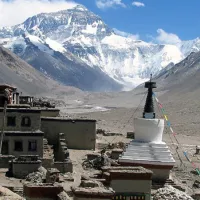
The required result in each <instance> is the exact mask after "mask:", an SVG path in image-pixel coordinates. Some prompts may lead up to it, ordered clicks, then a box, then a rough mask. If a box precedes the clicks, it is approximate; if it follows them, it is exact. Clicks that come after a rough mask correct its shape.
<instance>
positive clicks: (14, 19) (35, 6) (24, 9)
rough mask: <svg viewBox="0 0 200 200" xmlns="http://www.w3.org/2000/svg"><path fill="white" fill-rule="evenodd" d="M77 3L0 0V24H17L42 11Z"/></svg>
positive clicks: (58, 8) (66, 7) (63, 0)
mask: <svg viewBox="0 0 200 200" xmlns="http://www.w3.org/2000/svg"><path fill="white" fill-rule="evenodd" d="M76 5H77V4H76V3H75V2H73V1H65V0H9V1H5V0H0V26H11V25H16V24H19V23H22V22H23V21H24V20H26V19H27V18H28V17H31V16H33V15H36V14H39V13H41V12H56V11H59V10H65V9H69V8H73V7H74V6H76Z"/></svg>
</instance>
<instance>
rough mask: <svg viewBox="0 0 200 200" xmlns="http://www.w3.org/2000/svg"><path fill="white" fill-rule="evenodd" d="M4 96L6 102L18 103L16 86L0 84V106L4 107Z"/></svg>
mask: <svg viewBox="0 0 200 200" xmlns="http://www.w3.org/2000/svg"><path fill="white" fill-rule="evenodd" d="M5 98H6V99H7V100H8V102H7V103H8V104H19V93H18V92H17V88H16V87H13V86H10V85H6V84H4V85H0V107H4V102H5Z"/></svg>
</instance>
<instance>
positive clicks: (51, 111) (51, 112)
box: [41, 108, 60, 117]
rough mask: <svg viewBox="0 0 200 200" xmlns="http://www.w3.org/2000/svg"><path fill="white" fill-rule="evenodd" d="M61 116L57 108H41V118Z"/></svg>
mask: <svg viewBox="0 0 200 200" xmlns="http://www.w3.org/2000/svg"><path fill="white" fill-rule="evenodd" d="M59 114H60V110H59V109H55V108H46V109H45V108H41V117H58V116H59Z"/></svg>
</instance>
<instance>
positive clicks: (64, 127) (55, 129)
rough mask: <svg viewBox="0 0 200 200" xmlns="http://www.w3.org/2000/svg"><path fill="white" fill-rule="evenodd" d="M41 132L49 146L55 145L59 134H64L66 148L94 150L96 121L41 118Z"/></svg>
mask: <svg viewBox="0 0 200 200" xmlns="http://www.w3.org/2000/svg"><path fill="white" fill-rule="evenodd" d="M41 130H42V131H43V132H44V134H45V138H47V139H48V142H49V144H50V145H57V144H58V140H59V133H64V138H65V140H66V142H67V147H68V148H71V149H83V150H91V149H95V143H96V120H82V119H63V118H52V117H42V118H41Z"/></svg>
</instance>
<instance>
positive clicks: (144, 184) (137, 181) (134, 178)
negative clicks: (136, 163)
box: [103, 167, 152, 200]
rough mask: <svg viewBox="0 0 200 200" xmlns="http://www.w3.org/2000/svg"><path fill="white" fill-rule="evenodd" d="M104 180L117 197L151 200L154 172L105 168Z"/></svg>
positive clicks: (133, 168)
mask: <svg viewBox="0 0 200 200" xmlns="http://www.w3.org/2000/svg"><path fill="white" fill-rule="evenodd" d="M103 171H104V174H103V178H105V179H106V182H107V184H108V185H109V187H111V188H112V189H113V190H114V191H115V192H116V195H120V194H123V195H126V196H128V195H129V196H138V197H139V196H140V197H145V199H146V200H150V199H151V185H152V171H150V170H147V169H145V168H143V167H107V168H106V167H105V168H103Z"/></svg>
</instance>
